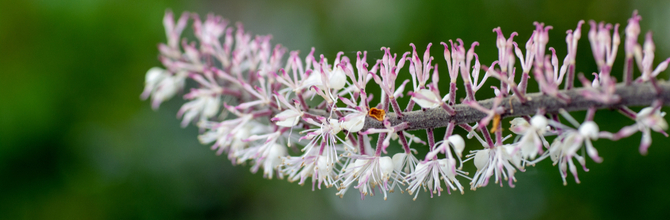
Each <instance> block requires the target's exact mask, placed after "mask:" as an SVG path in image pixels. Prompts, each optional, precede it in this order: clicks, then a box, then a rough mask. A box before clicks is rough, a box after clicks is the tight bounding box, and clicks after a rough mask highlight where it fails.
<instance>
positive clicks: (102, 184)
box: [0, 0, 670, 219]
mask: <svg viewBox="0 0 670 220" xmlns="http://www.w3.org/2000/svg"><path fill="white" fill-rule="evenodd" d="M166 8H171V9H172V10H173V11H175V12H176V13H181V12H182V11H192V12H197V13H199V14H200V15H204V14H206V13H208V12H214V13H216V14H219V15H222V16H224V17H226V18H229V19H231V20H232V21H241V22H244V24H245V25H246V27H247V30H250V31H252V32H253V33H256V34H267V33H272V34H273V35H274V41H273V42H275V43H282V44H283V45H285V46H286V47H288V48H289V49H292V50H293V49H299V50H301V51H303V54H305V52H306V51H308V50H309V48H310V47H312V46H315V47H316V48H317V53H323V54H325V55H327V56H334V55H335V54H336V53H337V52H338V51H344V52H345V53H346V55H348V56H352V57H353V56H355V51H358V50H367V51H369V52H370V54H369V55H370V58H372V59H376V58H379V56H381V53H380V52H379V50H378V48H380V47H381V46H389V47H391V48H392V49H393V50H394V51H395V52H397V53H402V52H404V51H407V50H410V47H409V46H408V44H409V43H410V42H413V43H415V44H416V45H417V47H418V48H419V50H420V51H423V48H425V45H426V44H427V43H428V42H433V44H434V45H433V48H432V49H431V51H432V54H433V56H435V60H436V61H438V63H440V65H443V64H444V63H443V62H444V61H443V60H442V56H441V54H442V49H443V48H442V46H440V45H439V44H438V43H439V42H440V41H447V40H448V39H455V38H462V39H463V40H464V41H465V43H466V44H468V45H469V44H470V43H471V42H472V41H479V42H480V46H479V47H478V48H477V52H478V54H479V55H480V58H481V60H482V64H490V62H491V61H493V60H495V59H496V56H497V49H496V48H495V36H496V35H495V34H494V33H492V32H491V29H493V28H494V27H497V26H500V27H502V30H503V31H504V32H505V34H506V35H509V34H510V33H511V32H512V31H517V32H519V37H517V38H516V41H517V42H523V43H525V41H526V40H527V38H528V37H529V36H530V33H531V32H532V30H533V28H534V27H533V26H532V22H533V21H542V22H545V23H546V24H549V25H553V26H554V30H552V31H551V32H550V33H551V35H550V39H551V41H550V44H549V46H554V47H556V50H557V52H558V54H559V56H562V55H560V54H565V44H564V36H565V35H564V34H565V31H566V30H567V29H574V28H575V26H576V24H577V21H578V20H580V19H585V20H588V19H595V20H597V21H600V20H604V21H607V22H611V23H620V24H622V25H625V24H626V20H627V18H628V17H630V15H631V13H632V11H633V10H634V9H638V10H639V11H640V14H641V15H642V16H643V18H644V20H643V21H642V30H643V32H646V30H654V33H655V35H654V38H655V39H656V46H657V55H656V57H657V62H658V60H660V59H663V58H665V57H668V56H670V50H668V49H667V48H670V40H668V39H670V27H669V26H668V24H667V21H668V20H670V3H668V2H665V1H660V0H659V1H624V0H614V1H610V0H592V1H577V0H568V1H558V0H556V1H523V0H516V1H493V0H491V1H482V0H476V1H464V2H451V1H440V0H434V1H399V0H347V1H308V0H283V1H270V0H253V1H251V0H250V1H176V0H155V1H129V0H75V1H65V0H27V1H3V2H0V51H1V52H2V53H0V195H1V196H0V218H1V219H296V218H312V219H314V218H319V219H340V218H354V219H358V218H361V219H366V218H382V217H383V218H409V217H412V218H441V219H442V218H450V217H451V218H457V219H461V218H463V219H565V218H584V219H588V218H601V219H605V218H606V219H630V218H647V219H661V218H667V217H668V216H669V214H668V212H667V210H665V208H666V206H667V204H670V188H668V187H667V186H666V184H667V182H669V181H670V176H668V175H664V174H663V173H665V171H666V170H665V168H668V167H670V149H668V148H667V146H668V139H666V138H664V137H662V136H661V135H657V134H655V135H654V143H653V144H652V146H651V148H650V152H649V155H648V156H641V155H640V154H639V153H638V144H639V138H640V135H639V134H637V135H634V136H633V137H631V138H628V139H625V140H622V141H617V142H611V141H607V140H601V141H597V142H595V145H596V147H597V148H598V149H599V152H600V154H601V156H602V157H603V158H604V162H603V163H601V164H596V163H593V162H592V161H590V160H589V161H588V166H589V168H590V169H591V170H592V172H588V173H586V172H583V171H581V170H580V179H581V180H582V183H581V184H575V183H574V181H573V180H572V179H571V177H569V181H568V185H567V186H563V185H562V182H561V180H560V176H559V174H558V172H557V171H558V170H557V168H556V167H553V166H551V164H550V162H548V161H545V162H543V163H541V164H539V165H538V166H537V167H534V168H533V167H530V168H528V169H527V171H526V172H524V173H518V174H517V179H518V182H517V187H516V188H509V187H507V186H505V187H503V188H500V187H496V186H495V185H490V186H488V187H486V188H483V189H480V190H477V191H476V192H472V191H467V192H466V193H465V195H458V194H454V195H442V196H441V197H437V198H432V199H431V198H429V196H428V194H427V193H422V195H420V196H419V199H418V200H417V201H411V197H410V196H408V195H406V194H400V193H397V192H396V193H394V194H392V195H390V198H389V201H381V200H382V197H381V196H376V197H372V198H367V199H366V200H364V201H361V200H360V198H359V196H358V194H357V193H356V192H355V191H351V192H350V193H348V194H347V196H345V198H343V199H340V198H338V197H336V196H335V195H334V194H335V190H333V189H325V190H317V191H316V192H312V191H311V189H310V188H311V187H309V186H303V187H300V186H298V185H297V184H295V183H288V182H286V181H283V180H265V179H263V178H262V176H261V175H260V174H251V173H250V172H248V169H249V167H245V166H237V167H234V166H232V165H231V164H230V162H229V161H228V160H227V159H226V158H225V157H217V156H216V155H215V154H214V152H211V151H210V150H209V149H208V147H207V146H203V145H201V144H199V143H198V142H197V139H196V135H197V134H198V131H197V129H195V128H193V127H192V126H191V127H189V128H186V129H181V128H180V127H179V121H178V120H177V119H176V118H175V115H176V111H177V109H178V108H179V105H180V103H182V101H181V100H180V99H179V98H177V99H175V100H172V101H169V102H167V103H166V104H164V105H163V106H162V107H161V109H160V110H159V111H158V112H153V111H151V110H150V108H149V103H148V102H142V101H140V100H139V94H140V92H141V90H142V88H143V80H144V73H145V72H146V70H148V69H149V68H150V67H152V66H156V65H159V64H160V63H159V62H158V61H157V59H156V58H157V50H156V45H157V43H159V42H162V41H164V38H165V37H164V30H163V27H162V17H163V13H164V11H165V9H166ZM584 28H585V30H584V33H586V31H587V30H588V25H585V26H584ZM188 30H190V29H188ZM621 31H623V27H622V29H621ZM188 35H189V36H192V34H188ZM587 42H588V41H587V40H586V34H583V37H582V40H581V41H580V47H579V48H580V49H579V55H578V59H579V60H578V64H577V70H578V71H582V72H585V73H589V72H592V71H595V65H594V64H593V59H592V58H591V51H590V48H589V45H588V43H587ZM622 50H623V49H620V51H621V52H620V53H619V55H622V53H623V52H622ZM372 59H369V61H368V62H370V63H372V62H373V61H372ZM618 65H619V66H621V61H618ZM442 71H445V72H446V70H444V69H443V70H442ZM587 75H588V74H587ZM666 75H667V73H666ZM442 78H443V81H446V78H447V77H442ZM482 91H484V90H482ZM531 91H536V90H532V89H531ZM481 93H485V92H481ZM483 95H486V94H483ZM482 98H486V97H482ZM575 116H576V117H577V118H583V113H577V114H575ZM610 118H612V119H610ZM596 121H598V122H599V124H600V127H601V129H602V130H608V131H616V130H617V129H619V128H620V127H622V126H623V125H627V124H631V123H632V122H631V121H630V120H629V119H627V118H625V117H623V116H620V115H617V114H616V113H615V112H608V111H607V110H603V111H600V112H599V113H598V114H597V115H596ZM467 146H469V147H468V149H476V148H474V147H473V146H478V144H476V143H474V142H468V145H467ZM471 168H472V167H470V168H469V169H471ZM462 183H466V182H465V180H463V181H462ZM664 216H665V217H664Z"/></svg>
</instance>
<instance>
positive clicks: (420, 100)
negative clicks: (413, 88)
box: [412, 89, 442, 108]
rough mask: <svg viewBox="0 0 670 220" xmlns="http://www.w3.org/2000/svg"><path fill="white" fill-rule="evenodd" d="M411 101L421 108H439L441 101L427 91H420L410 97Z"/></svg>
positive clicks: (431, 92)
mask: <svg viewBox="0 0 670 220" xmlns="http://www.w3.org/2000/svg"><path fill="white" fill-rule="evenodd" d="M412 100H414V102H416V104H418V105H419V106H421V108H435V107H438V106H440V103H442V100H440V98H439V97H437V96H436V95H435V93H433V91H430V90H428V89H421V90H419V91H418V92H416V93H414V94H413V95H412Z"/></svg>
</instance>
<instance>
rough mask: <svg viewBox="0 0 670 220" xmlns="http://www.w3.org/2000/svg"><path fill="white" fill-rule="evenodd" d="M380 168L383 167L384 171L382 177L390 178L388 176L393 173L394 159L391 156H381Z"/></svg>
mask: <svg viewBox="0 0 670 220" xmlns="http://www.w3.org/2000/svg"><path fill="white" fill-rule="evenodd" d="M379 168H381V171H382V178H384V179H385V180H388V178H389V177H390V176H391V173H393V168H394V165H393V159H391V157H387V156H386V157H380V158H379Z"/></svg>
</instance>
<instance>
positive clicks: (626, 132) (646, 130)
mask: <svg viewBox="0 0 670 220" xmlns="http://www.w3.org/2000/svg"><path fill="white" fill-rule="evenodd" d="M663 117H665V112H661V109H660V107H646V108H643V109H642V110H640V112H638V113H637V115H636V117H635V124H634V125H630V126H626V127H624V128H622V129H621V130H620V131H619V132H618V133H617V134H615V139H619V138H623V137H628V136H630V135H632V134H634V133H635V132H637V131H641V132H642V141H641V142H640V153H641V154H642V155H646V154H647V152H648V150H649V146H650V145H651V130H653V131H656V132H659V133H661V134H663V135H665V136H666V137H667V136H668V134H667V133H666V132H665V130H667V129H668V122H666V121H665V119H664V118H663Z"/></svg>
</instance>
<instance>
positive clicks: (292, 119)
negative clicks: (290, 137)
mask: <svg viewBox="0 0 670 220" xmlns="http://www.w3.org/2000/svg"><path fill="white" fill-rule="evenodd" d="M275 118H278V119H279V121H277V122H275V124H276V125H277V126H281V127H293V126H295V125H297V124H298V122H299V119H300V113H298V112H297V111H294V110H292V109H287V110H285V111H283V112H280V113H279V114H277V115H275Z"/></svg>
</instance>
